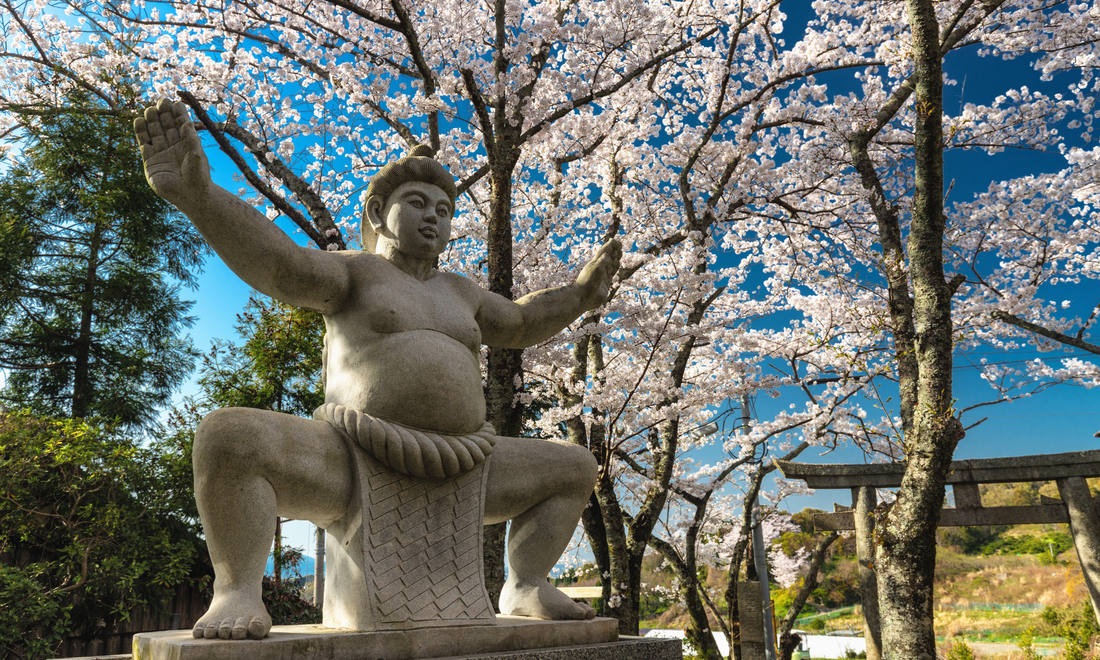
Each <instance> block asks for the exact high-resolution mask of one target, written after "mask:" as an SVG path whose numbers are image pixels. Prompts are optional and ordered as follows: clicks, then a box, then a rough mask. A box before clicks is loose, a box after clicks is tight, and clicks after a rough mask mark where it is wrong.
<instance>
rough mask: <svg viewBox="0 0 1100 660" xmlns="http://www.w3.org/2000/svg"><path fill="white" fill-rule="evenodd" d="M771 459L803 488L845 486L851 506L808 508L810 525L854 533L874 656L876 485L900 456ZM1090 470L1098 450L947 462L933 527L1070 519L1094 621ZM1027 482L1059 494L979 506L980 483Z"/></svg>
mask: <svg viewBox="0 0 1100 660" xmlns="http://www.w3.org/2000/svg"><path fill="white" fill-rule="evenodd" d="M776 465H777V466H778V468H779V471H780V472H782V473H783V476H784V477H786V478H787V479H801V480H802V481H805V482H806V485H807V486H809V487H810V488H818V489H839V488H850V489H851V490H852V507H851V508H848V507H842V506H839V505H838V506H837V507H836V508H837V511H836V512H834V513H819V514H817V515H815V516H814V527H815V528H816V529H817V530H819V531H848V530H854V531H855V533H856V557H857V559H858V561H859V588H860V593H861V595H862V597H863V629H864V637H865V639H866V642H867V658H868V660H880V659H881V657H882V637H881V634H880V631H879V608H878V582H877V579H876V577H875V572H874V568H873V566H874V556H875V555H874V540H873V539H874V529H875V518H874V509H875V506H876V505H877V498H876V495H875V489H876V488H897V487H899V486H901V478H902V475H903V474H904V473H905V463H879V464H871V465H859V464H855V465H814V464H810V463H795V462H791V461H776ZM1092 477H1100V450H1093V451H1080V452H1068V453H1065V454H1040V455H1038V456H1016V457H1013V458H981V459H970V460H965V461H952V462H951V470H950V472H949V473H948V475H947V485H949V486H952V488H953V490H954V493H955V507H954V508H945V509H944V510H943V512H942V513H941V515H940V527H963V526H978V525H1026V524H1035V523H1069V526H1070V532H1071V533H1072V535H1073V543H1074V546H1075V548H1076V549H1077V557H1078V559H1080V561H1081V569H1082V572H1083V573H1084V574H1085V584H1086V585H1087V586H1088V590H1089V597H1090V599H1091V600H1092V609H1093V613H1094V614H1095V616H1096V618H1097V621H1100V515H1098V514H1097V502H1095V501H1094V500H1093V499H1092V497H1091V495H1090V494H1089V487H1088V484H1087V483H1086V482H1085V479H1086V478H1092ZM1027 481H1054V482H1055V483H1057V484H1058V494H1059V495H1061V497H1062V499H1060V500H1059V499H1055V498H1046V497H1044V498H1043V499H1042V503H1041V504H1039V505H1035V506H1001V507H984V506H982V498H981V494H980V493H979V491H978V486H979V485H980V484H996V483H1019V482H1027Z"/></svg>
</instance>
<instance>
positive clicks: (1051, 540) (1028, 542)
mask: <svg viewBox="0 0 1100 660" xmlns="http://www.w3.org/2000/svg"><path fill="white" fill-rule="evenodd" d="M1072 547H1073V539H1072V538H1071V537H1070V535H1069V534H1065V533H1063V532H1051V533H1049V534H1044V535H1042V536H1041V537H1035V536H1028V535H1022V536H1002V537H1000V538H998V539H996V540H994V541H991V542H989V543H987V544H985V545H984V546H982V548H981V553H982V554H984V555H993V554H997V555H1038V556H1039V558H1040V560H1041V561H1043V560H1045V563H1050V562H1051V561H1053V558H1052V556H1051V549H1052V548H1053V556H1054V557H1057V556H1058V555H1059V554H1061V553H1063V552H1065V551H1066V550H1069V549H1070V548H1072Z"/></svg>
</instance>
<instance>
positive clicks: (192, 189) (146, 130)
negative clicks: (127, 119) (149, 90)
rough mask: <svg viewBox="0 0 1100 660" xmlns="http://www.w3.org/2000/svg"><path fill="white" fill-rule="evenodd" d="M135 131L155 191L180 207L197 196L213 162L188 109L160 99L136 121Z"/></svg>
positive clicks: (147, 177)
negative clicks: (208, 156) (210, 162)
mask: <svg viewBox="0 0 1100 660" xmlns="http://www.w3.org/2000/svg"><path fill="white" fill-rule="evenodd" d="M134 132H135V133H136V134H137V140H138V144H139V145H140V146H141V159H142V160H143V161H144V162H145V178H146V180H148V181H149V185H150V186H152V188H153V190H155V191H156V193H157V194H158V195H160V196H161V197H163V198H164V199H166V200H168V201H169V202H172V203H173V204H175V205H176V206H177V207H178V206H180V204H181V203H182V202H186V201H187V200H194V199H198V198H199V195H200V194H201V193H202V192H204V191H205V190H206V187H207V186H208V185H209V184H210V165H209V163H207V161H206V154H205V153H204V152H203V150H202V141H201V140H199V136H198V134H197V133H195V127H194V125H193V124H192V123H191V118H190V117H188V115H187V109H186V108H184V106H183V105H182V104H180V103H172V102H171V101H169V100H168V99H161V100H160V102H159V103H157V105H156V107H150V108H146V109H145V116H144V117H138V118H137V119H135V120H134Z"/></svg>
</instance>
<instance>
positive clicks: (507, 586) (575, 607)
mask: <svg viewBox="0 0 1100 660" xmlns="http://www.w3.org/2000/svg"><path fill="white" fill-rule="evenodd" d="M500 613H501V614H515V615H518V616H529V617H534V618H536V619H549V620H562V619H592V618H595V616H596V610H594V609H592V608H591V607H589V606H588V605H586V604H584V603H577V602H574V601H573V599H572V598H570V597H569V596H566V595H565V594H563V593H562V592H561V591H558V589H556V588H555V587H553V586H552V585H551V584H550V583H549V582H546V581H545V580H542V581H541V582H539V583H534V584H532V583H528V584H520V583H518V582H513V581H512V580H508V581H507V582H505V583H504V589H502V590H501V592H500Z"/></svg>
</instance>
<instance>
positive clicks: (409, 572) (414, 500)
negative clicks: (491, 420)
mask: <svg viewBox="0 0 1100 660" xmlns="http://www.w3.org/2000/svg"><path fill="white" fill-rule="evenodd" d="M354 454H355V456H356V470H357V482H358V488H357V489H356V491H357V492H356V494H355V495H353V500H354V501H353V502H352V503H351V505H350V506H349V510H348V514H347V515H346V516H345V517H344V518H343V519H341V520H339V521H337V522H336V523H335V524H334V525H332V526H330V527H329V530H328V532H329V534H330V535H332V536H333V538H334V541H335V543H334V544H333V545H334V546H335V547H334V548H333V550H332V554H333V555H334V559H333V568H332V575H331V576H330V579H329V588H328V590H327V591H326V593H325V607H324V612H325V620H324V624H325V625H326V626H329V627H333V628H350V629H353V630H364V631H366V630H404V629H410V628H424V627H435V626H456V625H488V624H492V623H494V622H495V617H494V614H493V608H492V604H491V602H490V600H489V594H488V592H487V591H486V590H485V581H484V577H483V573H482V566H481V547H482V544H481V530H482V522H483V517H484V482H485V476H486V474H487V469H486V468H487V464H486V463H483V464H481V465H479V466H477V467H476V468H474V469H473V470H471V471H470V472H466V473H464V474H462V475H459V476H457V477H452V478H445V479H431V478H418V477H410V476H406V475H402V474H398V473H396V472H394V471H392V470H390V469H388V468H387V467H386V466H384V465H382V464H381V463H380V462H379V461H377V460H375V459H374V458H373V457H371V456H369V455H367V454H366V453H365V452H363V451H361V450H355V451H354Z"/></svg>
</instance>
